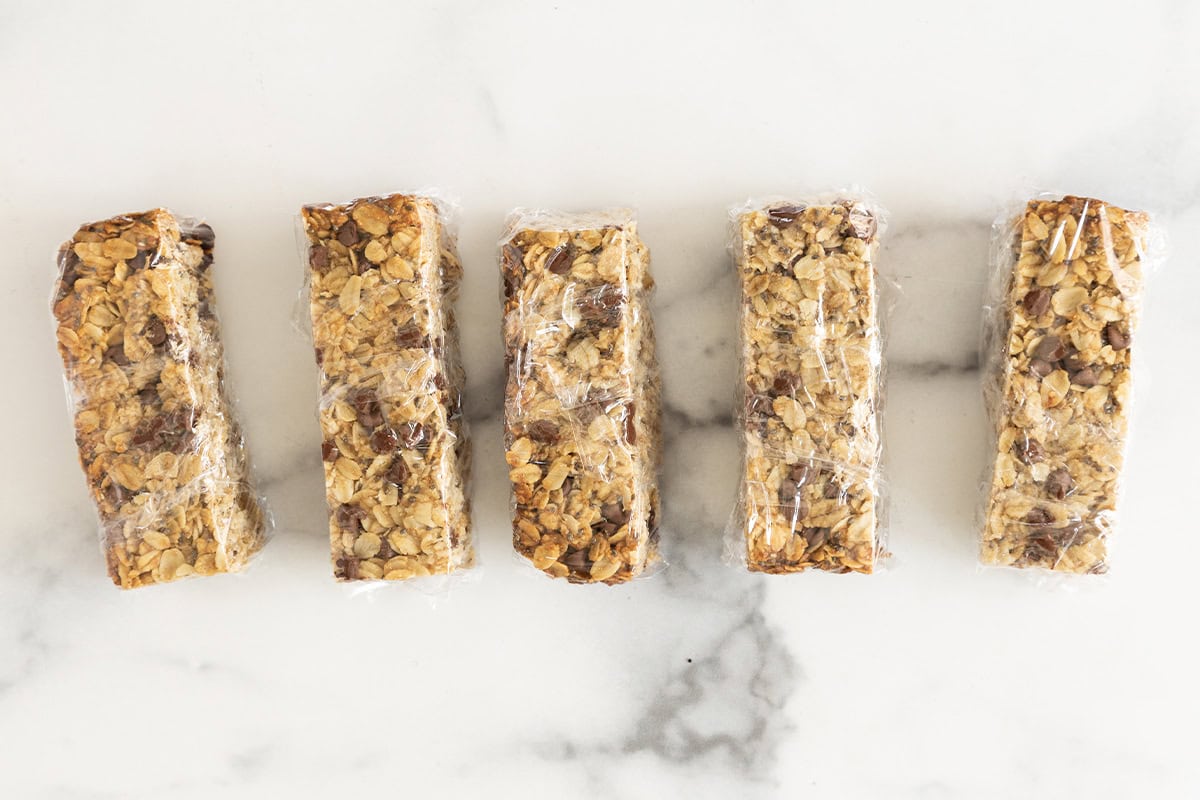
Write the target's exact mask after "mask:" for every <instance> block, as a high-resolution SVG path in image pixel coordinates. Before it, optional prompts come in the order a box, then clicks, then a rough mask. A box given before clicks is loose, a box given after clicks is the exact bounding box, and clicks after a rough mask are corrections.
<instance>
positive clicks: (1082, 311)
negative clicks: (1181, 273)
mask: <svg viewBox="0 0 1200 800" xmlns="http://www.w3.org/2000/svg"><path fill="white" fill-rule="evenodd" d="M1150 236H1151V225H1150V219H1149V217H1148V215H1147V214H1145V213H1142V212H1135V211H1125V210H1123V209H1120V208H1117V207H1116V206H1112V205H1109V204H1107V203H1104V202H1101V201H1099V200H1094V199H1089V198H1083V197H1064V198H1062V199H1061V200H1058V199H1037V200H1032V201H1030V202H1029V203H1028V204H1027V205H1026V206H1025V208H1024V211H1023V213H1021V214H1020V215H1018V216H1017V218H1016V219H1015V220H1013V221H1012V222H1011V223H1010V224H1007V225H1004V226H1000V227H999V228H998V237H999V240H998V243H997V244H998V247H997V262H998V263H997V264H996V275H995V278H996V279H997V284H996V286H995V289H994V294H995V297H994V298H993V305H992V308H991V309H990V314H989V316H988V317H987V320H986V322H987V327H986V329H985V339H984V358H985V363H984V370H985V398H986V400H987V404H988V410H989V415H990V417H991V421H992V423H993V426H994V427H993V431H992V433H993V437H994V439H993V441H994V442H995V444H996V449H995V460H994V462H993V465H992V469H991V475H990V478H989V485H988V495H987V500H986V507H985V510H984V513H985V516H984V528H983V536H982V542H981V554H980V556H981V560H982V561H983V562H984V563H985V564H992V565H1002V566H1014V567H1035V568H1043V569H1047V570H1054V571H1057V572H1068V573H1102V572H1105V571H1107V569H1108V566H1109V537H1110V536H1111V534H1112V530H1113V525H1114V522H1115V513H1116V507H1117V501H1118V494H1119V488H1120V479H1121V470H1122V465H1123V462H1124V457H1125V444H1126V437H1127V433H1128V427H1129V401H1130V391H1131V377H1132V376H1131V373H1130V367H1131V364H1132V357H1133V341H1134V336H1135V333H1136V329H1137V323H1138V317H1139V315H1140V313H1141V296H1142V271H1143V267H1144V266H1145V262H1146V260H1147V253H1148V249H1149V247H1148V246H1149V244H1150Z"/></svg>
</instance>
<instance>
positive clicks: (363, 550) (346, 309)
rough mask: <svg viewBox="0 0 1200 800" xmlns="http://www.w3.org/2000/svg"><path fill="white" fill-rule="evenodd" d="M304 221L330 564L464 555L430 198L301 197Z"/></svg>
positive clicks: (451, 284) (468, 557) (446, 294)
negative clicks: (307, 200)
mask: <svg viewBox="0 0 1200 800" xmlns="http://www.w3.org/2000/svg"><path fill="white" fill-rule="evenodd" d="M303 222H304V230H305V233H306V235H307V237H308V264H309V284H310V293H309V299H310V309H311V312H312V326H313V342H314V345H315V347H316V356H317V364H318V366H319V367H320V370H321V403H320V418H321V429H322V431H323V434H324V442H323V444H322V455H323V460H324V464H325V494H326V499H327V501H328V503H329V537H330V543H331V545H332V558H333V566H334V574H335V575H336V576H337V578H338V579H339V580H367V579H384V580H405V579H408V578H413V577H425V576H429V575H439V574H446V573H450V572H454V571H456V570H460V569H464V568H466V567H470V566H472V565H473V564H474V561H475V548H474V543H473V540H472V535H471V526H470V509H469V506H468V501H467V498H466V493H465V486H464V484H465V481H466V479H467V475H468V472H469V462H470V451H469V447H468V441H467V435H466V430H465V424H464V420H463V415H462V403H461V395H460V392H461V389H462V385H463V371H462V365H461V361H460V359H459V355H458V334H457V326H456V324H455V320H454V311H453V303H454V299H455V297H456V295H457V292H458V283H459V280H460V278H461V276H462V267H461V266H460V264H459V261H458V257H457V255H456V254H455V251H454V242H453V240H452V238H451V237H450V236H449V234H448V233H447V231H446V229H445V227H444V225H443V223H442V220H441V217H440V215H439V212H438V208H437V206H436V204H435V203H434V202H433V201H431V200H429V199H427V198H423V197H412V196H407V195H391V196H388V197H369V198H364V199H360V200H355V201H354V202H352V203H348V204H346V205H339V206H331V205H321V206H307V207H305V208H304V209H303Z"/></svg>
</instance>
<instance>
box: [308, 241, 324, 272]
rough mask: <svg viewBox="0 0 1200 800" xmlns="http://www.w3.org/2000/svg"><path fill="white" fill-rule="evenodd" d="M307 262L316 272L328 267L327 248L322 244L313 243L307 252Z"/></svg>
mask: <svg viewBox="0 0 1200 800" xmlns="http://www.w3.org/2000/svg"><path fill="white" fill-rule="evenodd" d="M308 263H309V264H310V265H311V266H312V268H313V269H315V270H317V271H318V272H324V271H325V270H327V269H329V248H328V247H326V246H325V245H323V244H318V245H313V249H312V250H310V251H309V253H308Z"/></svg>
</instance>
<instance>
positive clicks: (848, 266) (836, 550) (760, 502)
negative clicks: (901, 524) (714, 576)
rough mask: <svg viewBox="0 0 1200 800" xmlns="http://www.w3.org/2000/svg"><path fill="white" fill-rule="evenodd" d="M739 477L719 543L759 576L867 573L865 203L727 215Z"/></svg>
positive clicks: (869, 445)
mask: <svg viewBox="0 0 1200 800" xmlns="http://www.w3.org/2000/svg"><path fill="white" fill-rule="evenodd" d="M734 226H735V237H734V242H735V244H734V253H735V259H736V261H737V270H738V277H739V283H740V286H741V307H740V308H741V310H740V328H741V354H740V355H741V365H742V392H743V396H742V401H741V402H740V403H739V413H738V424H739V426H740V428H741V432H742V436H743V456H744V457H743V463H742V467H743V468H742V480H741V485H740V491H739V498H738V505H737V508H736V510H735V513H734V515H733V519H732V524H731V526H730V531H729V536H728V544H729V547H728V550H729V553H730V555H731V558H732V560H734V561H737V562H740V563H744V564H745V565H746V567H747V568H748V569H750V570H751V571H755V572H769V573H790V572H801V571H804V570H807V569H821V570H829V571H833V572H863V573H870V572H873V571H874V570H875V569H876V566H877V563H878V561H879V559H880V558H881V556H882V554H883V553H884V545H883V527H882V525H881V522H880V515H881V504H882V501H881V492H880V468H879V462H880V455H881V438H880V419H879V417H880V391H881V383H882V377H881V374H882V373H881V366H882V356H881V344H880V330H879V310H878V308H879V301H878V292H877V290H876V275H875V268H874V258H875V251H876V249H877V243H878V237H879V233H880V230H881V227H882V226H881V219H880V211H879V210H878V209H877V208H875V207H873V206H871V205H870V204H868V203H866V202H865V201H863V200H860V199H854V198H845V197H839V198H834V199H825V198H822V199H815V200H812V201H809V202H792V201H781V202H773V203H767V204H753V205H751V207H749V208H741V209H737V210H735V213H734Z"/></svg>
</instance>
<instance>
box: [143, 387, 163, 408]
mask: <svg viewBox="0 0 1200 800" xmlns="http://www.w3.org/2000/svg"><path fill="white" fill-rule="evenodd" d="M138 400H139V401H140V402H141V404H142V405H144V406H148V405H151V404H153V403H155V402H157V401H158V390H157V389H155V388H154V387H153V386H147V387H146V388H145V389H142V390H141V391H140V392H138Z"/></svg>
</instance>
